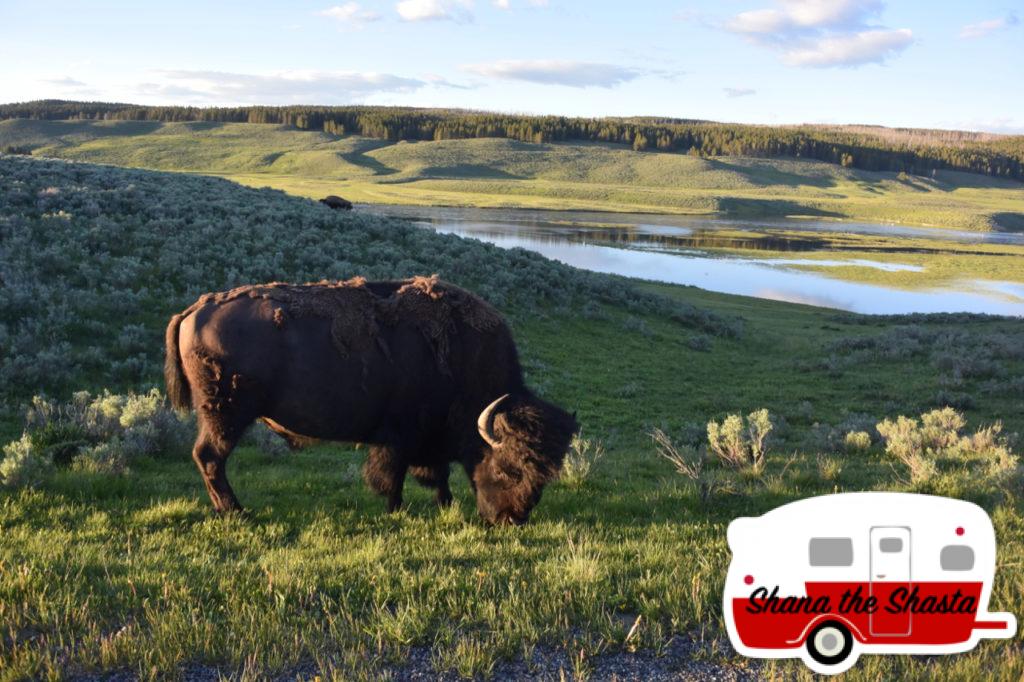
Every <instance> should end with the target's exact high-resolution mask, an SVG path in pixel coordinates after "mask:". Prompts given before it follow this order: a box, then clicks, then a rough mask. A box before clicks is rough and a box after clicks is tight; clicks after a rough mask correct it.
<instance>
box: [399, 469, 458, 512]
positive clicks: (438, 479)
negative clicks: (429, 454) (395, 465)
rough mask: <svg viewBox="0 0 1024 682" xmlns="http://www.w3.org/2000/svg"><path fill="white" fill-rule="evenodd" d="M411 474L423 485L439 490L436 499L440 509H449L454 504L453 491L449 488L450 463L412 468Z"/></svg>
mask: <svg viewBox="0 0 1024 682" xmlns="http://www.w3.org/2000/svg"><path fill="white" fill-rule="evenodd" d="M409 473H410V474H412V476H413V478H415V479H416V480H417V481H419V483H420V484H421V485H424V486H426V487H428V488H435V489H436V490H437V493H436V494H435V495H434V499H435V500H436V501H437V505H438V506H439V507H447V506H448V505H450V504H451V503H452V490H451V488H449V487H448V476H449V469H448V462H444V463H443V464H434V465H432V466H428V467H410V468H409Z"/></svg>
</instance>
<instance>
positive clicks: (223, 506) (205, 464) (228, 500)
mask: <svg viewBox="0 0 1024 682" xmlns="http://www.w3.org/2000/svg"><path fill="white" fill-rule="evenodd" d="M234 448H235V443H234V442H232V441H229V440H225V439H224V438H223V437H218V436H216V435H214V434H213V433H211V432H210V431H209V430H208V429H207V428H204V427H203V426H200V429H199V437H198V438H197V439H196V444H195V447H194V448H192V459H193V460H195V463H196V466H197V467H199V473H200V474H202V476H203V483H205V484H206V492H207V493H209V495H210V501H211V502H213V508H214V509H216V510H217V512H218V513H221V514H224V513H227V512H240V511H242V505H241V504H239V502H238V498H237V497H235V491H234V490H232V489H231V484H230V483H228V475H227V463H228V456H229V455H230V454H231V451H232V450H233V449H234Z"/></svg>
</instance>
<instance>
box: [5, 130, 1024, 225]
mask: <svg viewBox="0 0 1024 682" xmlns="http://www.w3.org/2000/svg"><path fill="white" fill-rule="evenodd" d="M5 146H16V147H23V148H25V149H28V150H31V152H32V153H33V154H35V155H39V156H51V157H58V158H65V159H74V160H79V161H89V162H93V163H107V164H113V165H119V166H129V167H136V168H149V169H158V170H172V171H181V172H193V173H203V174H207V175H218V176H222V177H226V178H229V179H232V180H235V181H237V182H240V183H242V184H246V185H250V186H254V187H264V186H266V187H274V188H277V189H282V190H285V191H287V192H288V193H290V194H296V195H299V196H306V197H311V198H320V197H323V196H325V195H328V194H339V195H342V196H344V197H345V198H347V199H350V200H352V201H356V202H370V203H394V204H419V205H433V206H437V205H447V206H478V207H525V208H548V209H563V210H564V209H594V210H603V211H628V212H654V213H685V214H706V215H712V214H714V215H724V216H737V217H754V218H758V217H781V216H813V217H819V218H834V219H858V220H867V221H873V222H883V223H902V224H910V225H928V226H935V227H954V228H958V229H968V230H982V231H985V230H1020V229H1022V228H1024V222H1022V221H1024V198H1022V197H1024V185H1022V184H1021V183H1020V182H1017V181H1013V180H1001V179H997V178H991V177H987V176H982V175H976V174H971V173H963V172H953V171H936V172H935V173H934V174H933V175H931V176H929V177H921V176H911V175H906V174H902V173H894V172H873V171H861V170H855V169H850V168H843V167H841V166H839V165H835V164H828V163H824V162H818V161H810V160H798V159H786V158H778V159H753V158H743V157H725V156H723V157H710V158H701V157H698V156H690V155H687V154H682V153H678V152H672V153H669V152H658V151H648V152H642V153H640V152H635V151H633V150H631V149H629V148H626V147H623V146H621V145H608V144H601V143H583V142H575V143H568V142H567V143H542V144H531V143H526V142H519V141H515V140H507V139H494V138H491V139H487V138H483V139H468V140H441V141H436V142H434V141H423V142H408V141H398V142H394V141H387V140H379V139H374V138H368V137H359V136H354V135H348V136H338V135H332V134H328V133H325V132H312V131H305V130H297V129H295V128H292V127H287V126H279V125H271V124H248V123H217V122H180V123H161V122H156V121H43V120H26V119H11V120H6V121H0V148H3V147H5Z"/></svg>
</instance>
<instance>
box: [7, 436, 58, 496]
mask: <svg viewBox="0 0 1024 682" xmlns="http://www.w3.org/2000/svg"><path fill="white" fill-rule="evenodd" d="M51 468H52V463H51V462H50V461H49V460H48V459H47V458H46V457H45V456H43V455H41V454H40V453H39V450H38V449H37V448H35V447H34V446H33V445H32V439H31V438H30V437H29V435H28V434H24V435H23V436H22V437H21V438H20V439H18V440H16V441H12V442H11V443H8V444H7V445H5V446H4V450H3V459H2V460H0V484H2V485H4V486H5V487H8V488H34V487H36V486H38V485H39V484H41V483H42V482H43V481H44V480H46V477H47V475H48V474H49V472H50V469H51Z"/></svg>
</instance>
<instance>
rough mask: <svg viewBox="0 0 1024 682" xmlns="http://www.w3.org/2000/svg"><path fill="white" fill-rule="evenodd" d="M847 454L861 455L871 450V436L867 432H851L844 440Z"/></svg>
mask: <svg viewBox="0 0 1024 682" xmlns="http://www.w3.org/2000/svg"><path fill="white" fill-rule="evenodd" d="M844 446H845V448H846V452H848V453H850V454H859V453H864V452H867V451H868V450H870V449H871V435H870V434H868V432H867V431H850V432H849V433H847V434H846V438H845V440H844Z"/></svg>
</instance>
